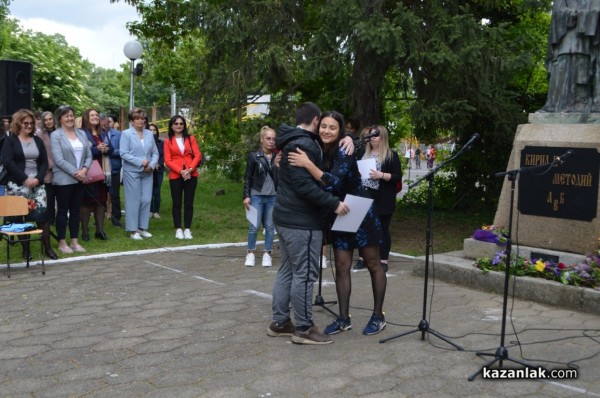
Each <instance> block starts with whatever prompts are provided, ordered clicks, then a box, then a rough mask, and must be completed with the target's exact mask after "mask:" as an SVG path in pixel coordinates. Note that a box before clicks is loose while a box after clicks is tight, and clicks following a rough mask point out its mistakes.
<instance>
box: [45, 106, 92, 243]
mask: <svg viewBox="0 0 600 398" xmlns="http://www.w3.org/2000/svg"><path fill="white" fill-rule="evenodd" d="M55 118H56V121H57V122H58V124H59V126H60V127H59V128H58V129H56V130H55V131H54V132H53V133H52V135H51V136H50V146H51V148H52V156H53V158H54V167H53V169H52V172H53V176H52V185H54V193H55V195H56V203H57V212H56V232H57V234H58V250H60V251H61V252H63V253H73V251H76V252H84V251H85V249H84V248H83V247H81V245H80V244H79V242H78V241H77V235H79V211H80V209H81V201H82V200H83V181H85V179H86V178H87V171H88V170H89V168H90V165H91V164H92V152H91V150H90V147H89V145H88V140H87V137H86V136H85V133H84V132H83V131H81V130H78V129H76V128H75V112H74V111H73V108H71V107H70V106H68V105H63V106H60V107H59V108H58V109H57V110H56V112H55ZM67 224H68V225H69V234H70V236H71V243H70V245H67V241H66V233H67Z"/></svg>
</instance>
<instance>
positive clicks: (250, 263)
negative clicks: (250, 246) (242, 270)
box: [244, 253, 256, 267]
mask: <svg viewBox="0 0 600 398" xmlns="http://www.w3.org/2000/svg"><path fill="white" fill-rule="evenodd" d="M255 263H256V256H255V255H254V253H248V254H246V262H245V263H244V265H245V266H246V267H254V264H255Z"/></svg>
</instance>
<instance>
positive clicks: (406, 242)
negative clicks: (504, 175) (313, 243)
mask: <svg viewBox="0 0 600 398" xmlns="http://www.w3.org/2000/svg"><path fill="white" fill-rule="evenodd" d="M242 188H243V184H242V183H241V182H232V181H229V180H226V179H224V178H222V177H220V176H219V175H217V174H216V173H212V172H204V173H203V174H202V176H201V177H200V179H199V183H198V188H197V190H196V198H195V201H194V221H193V223H192V228H191V230H192V234H193V236H194V239H193V240H179V239H175V229H174V227H173V221H172V217H171V207H172V206H171V194H170V188H169V181H168V179H167V177H166V176H165V179H164V181H163V185H162V191H161V192H162V204H161V210H160V214H161V218H160V219H154V218H152V219H151V220H150V228H149V231H150V232H151V233H152V234H153V235H154V236H153V237H152V238H150V239H144V240H142V241H134V240H132V239H129V234H127V233H126V232H125V230H124V229H123V228H117V227H114V226H113V225H112V224H111V223H110V221H109V220H106V221H105V232H106V234H107V235H108V241H101V240H98V239H95V238H94V232H95V229H94V226H93V224H94V220H93V217H92V219H91V220H90V236H91V240H90V241H89V242H83V241H81V239H80V243H81V244H82V245H83V246H84V247H85V248H86V250H87V252H86V253H83V255H88V254H101V253H109V252H122V251H134V250H143V249H155V248H161V247H173V246H186V245H191V244H209V243H232V242H245V241H246V239H247V233H248V222H247V220H246V218H245V213H244V208H243V205H242ZM218 191H224V194H222V195H216V192H218ZM123 197H124V196H123V195H122V198H123ZM492 216H493V215H492ZM490 217H491V216H490V215H487V216H486V215H471V214H462V213H456V212H455V213H452V214H442V213H434V218H433V231H434V232H433V234H434V252H437V253H442V252H447V251H451V250H459V249H461V248H462V241H463V239H464V238H466V237H468V236H470V235H471V234H472V233H473V231H474V230H475V229H476V228H478V227H479V226H481V225H482V224H490V223H491V222H492V220H491V219H490ZM121 221H122V222H123V223H124V218H123V219H122V220H121ZM425 229H426V214H424V213H419V212H402V211H397V212H396V213H395V214H394V218H393V220H392V224H391V232H392V251H395V252H400V253H404V254H410V255H423V254H424V253H425ZM67 235H68V231H67ZM259 239H263V236H262V233H261V234H259ZM52 245H53V247H54V248H55V251H56V252H57V254H58V255H59V258H64V257H76V256H80V255H81V254H79V253H73V254H62V253H59V252H58V250H56V247H57V245H58V244H57V242H56V241H54V240H53V242H52ZM32 254H33V255H34V258H35V259H38V258H39V249H38V244H37V243H33V244H32ZM11 258H12V260H11V261H12V262H17V261H22V260H21V249H20V247H18V246H14V247H13V248H12V249H11ZM0 262H2V263H4V261H2V260H0Z"/></svg>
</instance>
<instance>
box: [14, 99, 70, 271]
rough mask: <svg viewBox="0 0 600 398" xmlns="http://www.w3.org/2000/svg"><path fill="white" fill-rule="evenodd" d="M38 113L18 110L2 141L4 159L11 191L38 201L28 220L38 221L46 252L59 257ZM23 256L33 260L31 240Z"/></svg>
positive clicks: (24, 246)
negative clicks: (38, 132)
mask: <svg viewBox="0 0 600 398" xmlns="http://www.w3.org/2000/svg"><path fill="white" fill-rule="evenodd" d="M34 132H35V116H34V114H33V112H31V111H30V110H28V109H21V110H18V111H17V112H15V114H14V115H13V117H12V122H11V125H10V136H9V137H7V138H5V139H4V140H3V143H2V160H3V162H4V167H6V168H7V170H8V183H7V186H6V193H7V194H8V195H16V196H25V197H27V198H29V199H30V201H31V202H32V203H35V207H33V208H31V209H30V212H29V215H28V216H26V217H25V219H26V220H27V221H36V222H37V225H38V228H39V229H41V230H42V231H43V232H42V242H43V244H44V250H45V252H46V255H47V256H48V257H50V258H51V259H52V260H55V259H57V258H58V257H57V256H56V253H54V251H53V250H52V247H51V246H50V229H49V228H50V223H49V221H48V213H47V211H46V210H47V199H46V191H45V190H44V177H45V175H46V171H47V170H48V156H47V154H46V148H45V146H44V142H43V141H42V139H41V138H39V137H36V136H34ZM23 258H24V259H26V260H27V259H29V260H31V258H32V256H31V254H30V251H29V242H23Z"/></svg>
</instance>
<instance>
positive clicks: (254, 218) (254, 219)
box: [246, 206, 258, 228]
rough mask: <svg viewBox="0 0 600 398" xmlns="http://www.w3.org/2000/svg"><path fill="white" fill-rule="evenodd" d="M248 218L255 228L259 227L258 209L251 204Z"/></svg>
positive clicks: (247, 212)
mask: <svg viewBox="0 0 600 398" xmlns="http://www.w3.org/2000/svg"><path fill="white" fill-rule="evenodd" d="M246 220H248V221H250V224H252V225H254V228H258V210H256V208H254V207H252V206H250V210H246Z"/></svg>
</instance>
